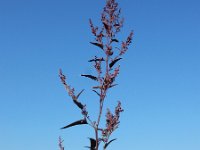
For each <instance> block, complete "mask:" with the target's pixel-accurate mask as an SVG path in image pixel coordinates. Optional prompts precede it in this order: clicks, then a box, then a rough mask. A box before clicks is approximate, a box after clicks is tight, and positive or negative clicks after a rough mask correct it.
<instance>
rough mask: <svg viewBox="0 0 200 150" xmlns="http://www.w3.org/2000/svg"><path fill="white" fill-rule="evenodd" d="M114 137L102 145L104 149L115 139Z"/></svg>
mask: <svg viewBox="0 0 200 150" xmlns="http://www.w3.org/2000/svg"><path fill="white" fill-rule="evenodd" d="M115 140H116V139H112V140H110V141H109V142H108V143H106V144H105V145H104V149H106V147H107V146H108V145H109V144H110V143H111V142H113V141H115Z"/></svg>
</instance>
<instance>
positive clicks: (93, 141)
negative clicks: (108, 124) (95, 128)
mask: <svg viewBox="0 0 200 150" xmlns="http://www.w3.org/2000/svg"><path fill="white" fill-rule="evenodd" d="M90 147H91V149H95V147H96V140H95V139H93V138H90Z"/></svg>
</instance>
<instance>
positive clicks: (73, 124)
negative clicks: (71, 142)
mask: <svg viewBox="0 0 200 150" xmlns="http://www.w3.org/2000/svg"><path fill="white" fill-rule="evenodd" d="M83 124H88V123H87V120H86V119H81V120H78V121H75V122H73V123H71V124H69V125H67V126H65V127H62V128H61V129H66V128H69V127H73V126H76V125H83Z"/></svg>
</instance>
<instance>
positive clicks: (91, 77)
mask: <svg viewBox="0 0 200 150" xmlns="http://www.w3.org/2000/svg"><path fill="white" fill-rule="evenodd" d="M81 76H84V77H87V78H90V79H92V80H96V81H97V80H98V79H97V77H95V76H92V75H88V74H82V75H81Z"/></svg>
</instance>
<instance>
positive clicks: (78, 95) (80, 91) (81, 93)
mask: <svg viewBox="0 0 200 150" xmlns="http://www.w3.org/2000/svg"><path fill="white" fill-rule="evenodd" d="M83 91H84V89H83V90H81V91H80V93H78V95H77V96H76V98H77V99H78V98H79V96H80V95H81V94H82V93H83Z"/></svg>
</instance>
